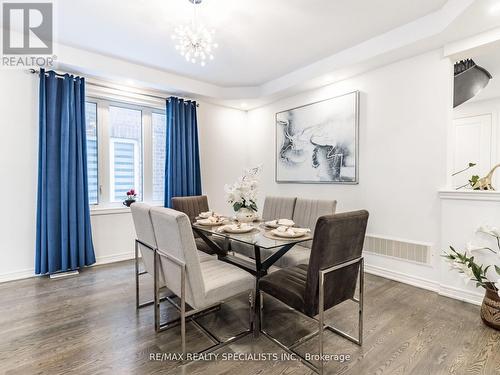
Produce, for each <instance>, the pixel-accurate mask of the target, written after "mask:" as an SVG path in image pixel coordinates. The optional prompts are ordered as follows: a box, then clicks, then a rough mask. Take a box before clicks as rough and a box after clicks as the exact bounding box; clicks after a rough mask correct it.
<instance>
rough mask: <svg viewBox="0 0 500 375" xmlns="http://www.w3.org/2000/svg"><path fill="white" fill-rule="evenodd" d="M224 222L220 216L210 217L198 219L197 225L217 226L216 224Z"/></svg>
mask: <svg viewBox="0 0 500 375" xmlns="http://www.w3.org/2000/svg"><path fill="white" fill-rule="evenodd" d="M224 220H225V218H223V217H222V216H210V217H207V218H206V219H199V220H197V221H198V223H201V224H217V223H220V222H222V221H224Z"/></svg>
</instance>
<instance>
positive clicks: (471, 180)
mask: <svg viewBox="0 0 500 375" xmlns="http://www.w3.org/2000/svg"><path fill="white" fill-rule="evenodd" d="M476 165H477V164H476V163H469V164H468V166H467V167H466V168H464V169H461V170H459V171H457V172H455V173H452V174H451V177H454V176H457V175H459V174H460V173H464V172H465V171H468V170H469V169H471V168H473V167H475V166H476ZM477 180H479V176H476V175H474V176H471V178H470V180H468V181H469V182H468V183H466V184H465V185H462V186H459V187H457V188H456V190H460V189H463V188H466V187H467V186H470V187H472V186H474V184H475V183H476V182H477Z"/></svg>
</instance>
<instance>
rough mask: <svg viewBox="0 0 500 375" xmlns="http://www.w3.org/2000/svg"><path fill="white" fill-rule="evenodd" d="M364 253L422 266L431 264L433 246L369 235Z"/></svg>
mask: <svg viewBox="0 0 500 375" xmlns="http://www.w3.org/2000/svg"><path fill="white" fill-rule="evenodd" d="M363 251H366V252H369V253H374V254H377V255H384V256H388V257H392V258H398V259H400V260H405V261H410V262H416V263H420V264H430V262H431V246H430V245H429V244H424V243H417V242H409V241H402V240H395V239H390V238H384V237H379V236H374V235H367V236H366V238H365V243H364V248H363Z"/></svg>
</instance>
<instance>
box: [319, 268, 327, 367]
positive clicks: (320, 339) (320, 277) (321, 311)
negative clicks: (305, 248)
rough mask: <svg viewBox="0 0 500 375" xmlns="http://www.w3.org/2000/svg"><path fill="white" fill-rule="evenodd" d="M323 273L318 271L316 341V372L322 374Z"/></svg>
mask: <svg viewBox="0 0 500 375" xmlns="http://www.w3.org/2000/svg"><path fill="white" fill-rule="evenodd" d="M324 284H325V274H324V273H323V272H321V271H320V273H319V301H318V303H319V328H318V336H319V337H318V341H319V365H318V373H319V374H320V375H322V374H323V329H324V320H325V317H324V307H325V289H324Z"/></svg>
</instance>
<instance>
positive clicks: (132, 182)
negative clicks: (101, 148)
mask: <svg viewBox="0 0 500 375" xmlns="http://www.w3.org/2000/svg"><path fill="white" fill-rule="evenodd" d="M109 137H110V161H111V164H110V166H111V168H110V183H111V185H110V192H111V196H110V200H111V202H121V201H123V200H124V199H125V198H126V197H127V191H129V190H130V189H134V190H135V191H136V192H137V198H138V200H142V112H141V111H140V110H135V109H129V108H122V107H115V106H110V107H109Z"/></svg>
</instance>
